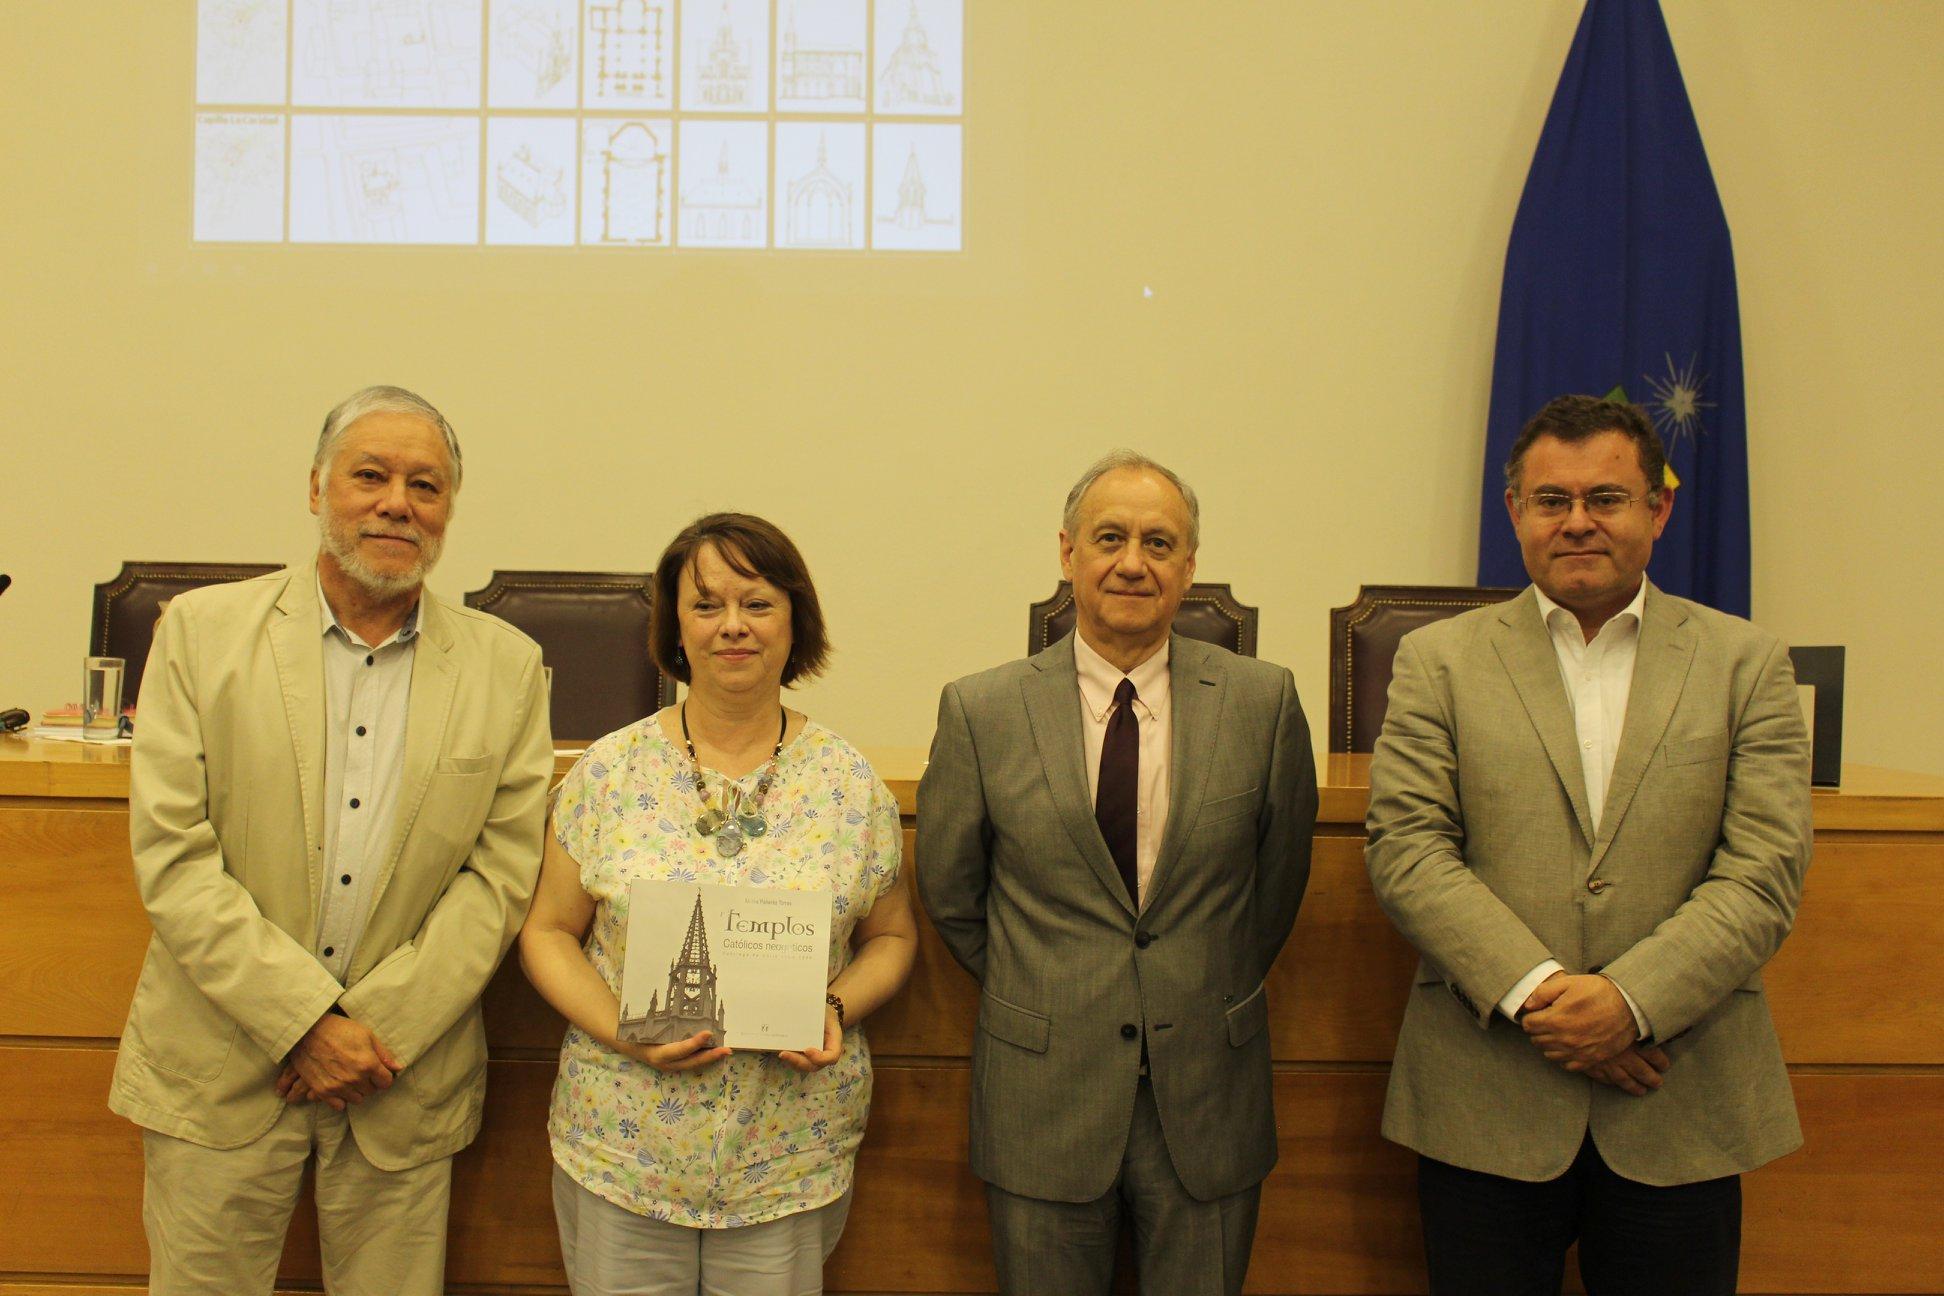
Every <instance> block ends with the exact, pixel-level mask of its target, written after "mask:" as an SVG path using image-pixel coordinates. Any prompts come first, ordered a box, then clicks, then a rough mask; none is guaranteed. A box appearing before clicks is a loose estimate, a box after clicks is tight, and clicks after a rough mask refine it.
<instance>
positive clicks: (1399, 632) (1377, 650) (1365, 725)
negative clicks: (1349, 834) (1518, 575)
mask: <svg viewBox="0 0 1944 1296" xmlns="http://www.w3.org/2000/svg"><path fill="white" fill-rule="evenodd" d="M1518 593H1519V591H1518V590H1516V589H1491V588H1487V587H1484V586H1477V585H1364V586H1361V587H1360V588H1359V589H1358V590H1357V601H1356V602H1354V603H1352V604H1350V605H1349V606H1348V607H1340V608H1331V609H1330V733H1329V750H1331V751H1333V752H1367V751H1370V750H1372V749H1373V748H1375V747H1376V745H1377V735H1378V734H1379V733H1380V732H1382V731H1383V728H1384V707H1385V706H1386V704H1387V703H1388V701H1389V699H1390V683H1391V662H1392V661H1393V660H1394V659H1395V658H1396V656H1397V642H1398V640H1400V639H1402V638H1403V637H1404V636H1405V635H1407V634H1409V633H1410V632H1411V631H1413V630H1415V629H1417V628H1418V627H1419V626H1422V625H1430V624H1431V623H1432V622H1433V621H1442V620H1444V619H1445V618H1446V617H1450V616H1457V615H1458V614H1459V613H1460V612H1466V611H1470V610H1471V609H1472V608H1480V607H1490V606H1491V605H1492V604H1494V603H1503V602H1505V601H1506V600H1507V599H1509V598H1512V597H1514V596H1515V595H1517V594H1518Z"/></svg>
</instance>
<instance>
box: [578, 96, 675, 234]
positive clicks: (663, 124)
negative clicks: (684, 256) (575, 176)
mask: <svg viewBox="0 0 1944 1296" xmlns="http://www.w3.org/2000/svg"><path fill="white" fill-rule="evenodd" d="M672 133H673V132H672V131H671V130H670V123H668V122H667V121H665V120H654V121H647V120H632V121H618V120H617V121H590V122H585V123H583V124H582V127H581V242H582V243H584V244H591V245H597V246H599V245H605V246H609V247H624V246H630V245H632V246H638V247H639V246H655V245H659V244H666V243H667V242H668V241H669V237H668V235H669V229H668V225H669V219H668V207H669V193H668V191H669V182H670V180H671V179H672V178H673V177H672V176H671V175H670V172H669V148H668V145H669V140H670V138H671V136H672Z"/></svg>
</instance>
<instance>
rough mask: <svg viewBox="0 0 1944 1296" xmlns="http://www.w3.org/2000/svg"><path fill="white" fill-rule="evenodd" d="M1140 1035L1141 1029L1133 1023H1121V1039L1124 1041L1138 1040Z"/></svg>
mask: <svg viewBox="0 0 1944 1296" xmlns="http://www.w3.org/2000/svg"><path fill="white" fill-rule="evenodd" d="M1140 1035H1141V1028H1140V1027H1139V1026H1136V1025H1135V1024H1134V1023H1133V1022H1123V1023H1122V1024H1121V1038H1122V1039H1124V1040H1131V1039H1139V1038H1140Z"/></svg>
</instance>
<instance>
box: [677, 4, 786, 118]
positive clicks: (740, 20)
mask: <svg viewBox="0 0 1944 1296" xmlns="http://www.w3.org/2000/svg"><path fill="white" fill-rule="evenodd" d="M769 20H770V7H769V0H691V3H690V4H688V5H686V6H685V7H684V8H683V10H682V107H683V109H684V110H686V111H688V112H762V111H764V110H765V109H767V108H768V107H769Z"/></svg>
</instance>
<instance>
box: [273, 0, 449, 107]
mask: <svg viewBox="0 0 1944 1296" xmlns="http://www.w3.org/2000/svg"><path fill="white" fill-rule="evenodd" d="M480 2H481V0H294V4H293V8H292V10H291V19H292V27H291V81H290V94H291V102H292V103H294V104H298V105H304V106H315V107H323V108H477V107H478V106H479V86H480V54H481V50H480V48H479V41H480V8H479V6H480Z"/></svg>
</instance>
